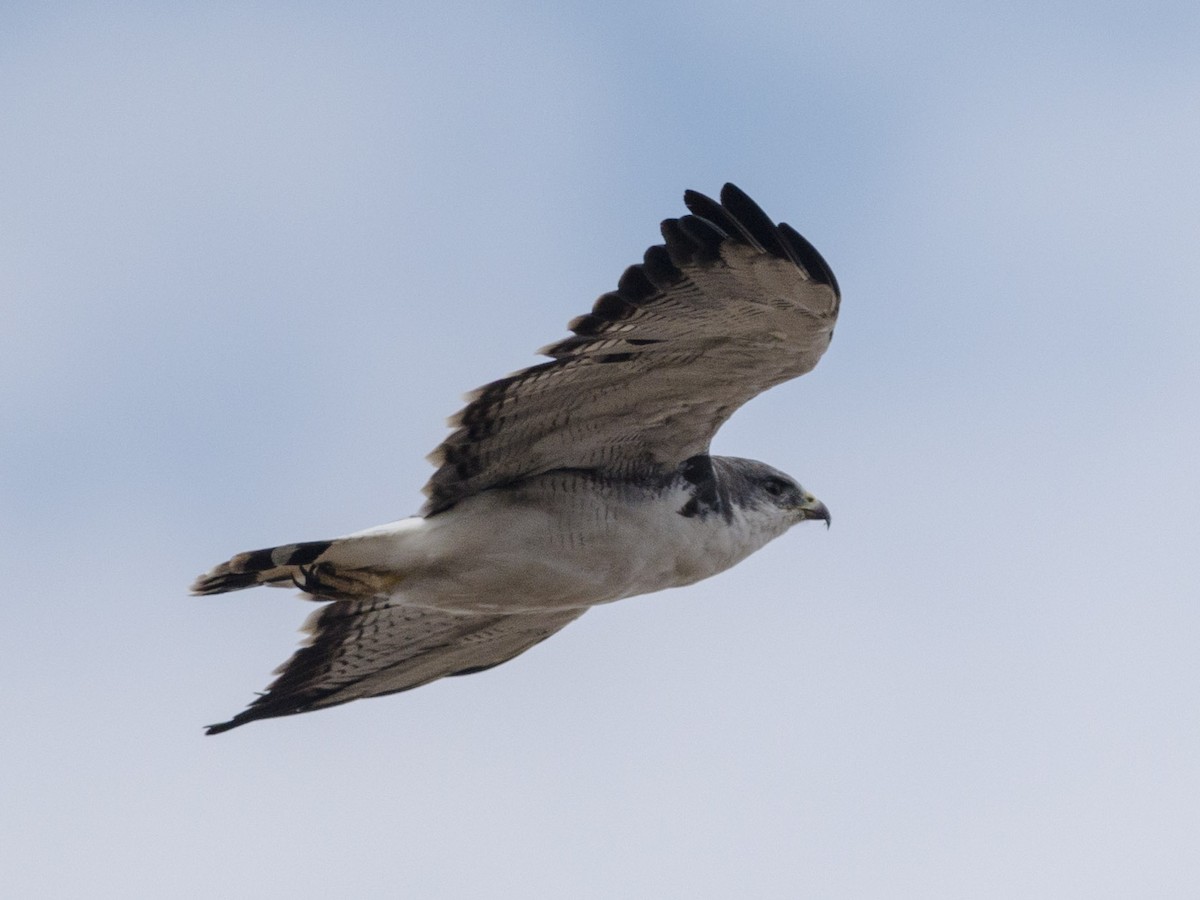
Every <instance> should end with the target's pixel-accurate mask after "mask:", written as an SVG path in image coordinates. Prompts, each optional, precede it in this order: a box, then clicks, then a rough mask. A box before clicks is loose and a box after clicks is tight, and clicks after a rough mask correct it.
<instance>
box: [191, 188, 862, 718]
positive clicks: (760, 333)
mask: <svg viewBox="0 0 1200 900" xmlns="http://www.w3.org/2000/svg"><path fill="white" fill-rule="evenodd" d="M684 203H685V205H686V206H687V208H688V210H689V212H690V214H689V215H684V216H681V217H680V218H678V219H667V220H666V221H664V222H663V223H662V235H663V238H664V243H662V244H658V245H655V246H653V247H651V248H650V249H649V250H647V251H646V253H645V256H644V258H643V260H642V262H641V263H639V264H637V265H634V266H630V267H629V268H628V269H626V270H625V273H624V274H623V275H622V276H621V278H620V280H619V281H618V283H617V289H616V290H615V291H612V292H610V293H607V294H604V295H602V296H601V297H600V298H599V299H598V300H597V301H596V303H595V305H594V306H593V307H592V311H591V312H590V313H588V314H586V315H583V316H579V317H578V318H576V319H574V320H573V321H572V322H571V323H570V326H569V327H570V330H571V331H572V332H573V334H572V336H570V337H567V338H565V339H564V340H560V341H558V342H557V343H554V344H551V345H550V346H548V347H546V348H544V349H543V350H542V351H541V353H542V354H544V355H546V356H548V357H550V361H549V362H544V363H541V364H540V365H535V366H531V367H530V368H527V369H523V370H521V371H519V372H516V373H515V374H512V375H509V376H508V377H507V378H502V379H500V380H499V381H494V382H492V383H491V384H489V385H486V386H485V387H482V388H480V389H479V390H477V391H475V392H474V393H473V394H471V395H469V396H468V398H467V401H468V402H467V405H466V406H465V407H464V408H463V409H462V410H461V411H460V412H459V413H458V414H457V415H456V416H454V417H453V418H452V419H451V421H450V426H451V427H452V428H453V429H454V430H453V432H452V433H451V434H450V436H449V437H447V438H446V440H445V441H444V442H443V443H442V445H441V446H440V447H438V448H437V449H436V450H435V451H434V452H433V454H432V455H431V457H430V459H431V461H432V462H433V463H434V465H435V466H436V467H437V470H436V471H435V472H434V474H433V477H432V478H431V479H430V480H429V483H428V484H427V485H426V486H425V494H426V497H427V502H426V503H425V505H424V507H423V508H422V509H421V511H420V513H419V514H418V515H416V516H412V517H409V518H406V519H401V520H400V521H398V522H393V523H390V524H387V525H380V526H378V527H375V528H369V529H367V530H366V531H360V532H357V533H355V534H350V535H347V536H345V537H340V538H334V539H333V540H325V541H308V542H305V543H297V544H284V545H282V546H278V547H269V548H267V549H265V550H251V551H249V552H246V553H239V554H238V555H237V556H234V557H233V558H232V559H230V560H229V561H228V562H224V563H221V565H219V566H217V567H216V568H214V569H213V570H212V571H210V572H209V573H208V574H206V575H202V576H200V577H199V578H198V579H197V580H196V582H195V584H193V585H192V591H193V592H194V593H196V594H220V593H224V592H225V591H235V590H240V589H242V588H248V587H253V586H255V585H260V584H265V585H274V586H282V587H292V586H294V587H297V588H299V589H300V590H301V591H302V592H303V593H304V595H305V596H307V597H308V598H309V599H312V600H315V601H319V602H321V604H322V605H321V606H320V607H319V608H318V609H317V610H316V611H315V612H313V613H312V614H311V615H310V616H309V618H308V620H307V622H306V623H305V626H304V628H305V631H306V632H307V633H308V639H307V642H306V644H305V645H304V646H302V647H301V648H300V649H299V650H298V651H297V652H296V653H295V654H294V655H293V656H292V657H291V659H289V660H288V661H287V662H286V663H284V664H283V665H282V666H281V667H280V668H279V669H277V670H276V674H277V675H278V677H277V678H276V679H275V681H274V682H272V683H271V685H270V686H269V687H268V688H267V690H266V692H265V693H262V694H260V695H259V696H258V698H257V699H256V700H254V701H253V702H252V703H251V704H250V705H249V707H247V708H246V709H245V710H244V711H243V712H240V713H238V714H237V715H236V716H234V717H233V718H232V719H230V720H229V721H227V722H222V723H220V724H218V725H211V726H209V727H208V729H207V733H208V734H217V733H220V732H222V731H227V730H229V729H230V728H235V727H237V726H239V725H244V724H246V723H247V722H252V721H255V720H256V719H266V718H271V717H274V716H288V715H293V714H295V713H302V712H309V711H311V710H317V709H324V708H325V707H329V706H335V705H337V704H340V703H347V702H349V701H351V700H359V699H362V698H364V697H376V696H379V695H382V694H393V693H396V692H397V691H406V690H409V689H411V688H415V687H419V686H420V685H423V684H428V683H429V682H431V681H434V680H436V679H439V678H445V677H447V676H450V675H465V674H468V673H471V672H481V671H483V670H484V669H490V668H491V667H493V666H497V665H500V664H501V663H503V662H507V661H508V660H510V659H512V658H514V657H516V656H518V655H520V654H521V653H524V652H525V651H526V650H528V649H529V648H530V647H532V646H534V645H535V644H537V643H539V642H540V641H543V640H545V639H546V638H548V637H550V636H551V635H552V634H554V633H555V632H556V631H558V630H559V629H561V628H563V627H565V626H566V625H568V624H570V623H571V622H573V621H575V620H576V619H578V618H579V617H580V616H581V615H583V614H584V613H585V612H586V611H587V610H588V609H589V608H591V607H592V606H595V605H596V604H599V603H609V602H611V601H613V600H620V599H623V598H625V597H633V596H636V595H638V594H646V593H650V592H652V591H660V590H663V589H664V588H670V587H677V586H680V585H686V584H692V583H694V582H696V581H700V580H701V579H703V578H708V577H709V576H711V575H715V574H717V573H718V572H722V571H724V570H725V569H728V568H729V567H730V566H733V565H735V564H736V563H738V562H740V561H741V560H743V559H745V558H746V557H747V556H749V555H750V554H751V553H753V552H755V551H756V550H758V549H759V548H761V547H762V546H764V545H765V544H766V543H767V542H768V541H770V540H772V539H774V538H776V537H779V536H780V535H781V534H783V533H784V532H785V531H787V530H788V529H789V528H790V527H791V526H792V525H795V524H796V523H797V522H802V521H805V520H812V519H817V520H822V521H824V522H825V523H826V526H828V524H829V521H830V516H829V511H828V509H826V507H825V505H824V504H823V503H821V502H820V501H818V500H817V499H816V498H815V497H814V496H813V495H812V494H810V493H809V492H808V491H806V490H805V489H804V488H802V487H801V486H800V485H799V484H798V483H797V482H796V481H795V480H794V479H792V478H790V477H789V476H787V475H785V474H784V473H783V472H780V471H778V470H777V469H774V468H772V467H771V466H768V465H766V464H764V463H761V462H756V461H754V460H749V459H740V458H735V457H723V456H710V455H709V452H708V449H709V443H710V442H711V440H712V437H713V435H714V433H715V432H716V431H717V429H718V428H720V426H721V425H722V423H724V422H725V420H726V419H728V418H729V416H730V415H731V414H732V413H733V412H734V411H735V410H736V409H737V408H738V407H740V406H741V405H742V404H743V403H745V402H746V401H747V400H749V399H750V398H751V397H753V396H755V395H756V394H758V393H760V392H761V391H764V390H766V389H767V388H769V387H772V386H773V385H776V384H779V383H780V382H783V381H786V380H788V379H790V378H795V377H796V376H798V375H803V374H804V373H805V372H808V371H810V370H811V369H812V368H813V366H815V365H816V364H817V361H818V360H819V359H820V358H821V354H823V353H824V352H825V348H826V347H827V346H828V345H829V341H830V338H831V337H832V336H833V328H834V323H835V321H836V319H837V313H838V306H839V303H840V296H841V295H840V291H839V290H838V285H837V280H836V279H835V278H834V276H833V272H832V271H831V270H830V268H829V266H828V265H827V264H826V262H825V260H824V259H823V258H822V257H821V255H820V254H819V253H818V252H817V251H816V250H815V249H814V248H813V246H812V245H811V244H809V242H808V241H806V240H805V239H804V238H803V237H801V236H800V235H799V234H798V233H797V232H796V231H795V230H793V229H792V228H791V227H789V226H788V225H786V224H782V223H780V224H778V225H776V224H774V223H773V222H772V220H771V219H769V218H768V217H767V216H766V214H764V213H763V211H762V210H761V209H760V208H759V207H758V206H757V205H756V204H755V203H754V201H752V200H751V199H750V198H749V197H748V196H746V194H744V193H743V192H742V191H741V190H739V189H738V188H736V187H734V186H733V185H731V184H727V185H725V187H724V188H723V189H722V190H721V194H720V202H717V201H715V200H712V199H710V198H709V197H706V196H704V195H703V194H699V193H696V192H694V191H688V192H686V193H685V194H684Z"/></svg>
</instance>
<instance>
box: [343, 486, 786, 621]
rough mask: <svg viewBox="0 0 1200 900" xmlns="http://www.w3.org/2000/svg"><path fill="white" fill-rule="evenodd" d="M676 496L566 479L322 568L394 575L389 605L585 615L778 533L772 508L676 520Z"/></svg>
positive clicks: (709, 570)
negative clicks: (588, 610)
mask: <svg viewBox="0 0 1200 900" xmlns="http://www.w3.org/2000/svg"><path fill="white" fill-rule="evenodd" d="M689 498H690V494H689V493H687V492H686V491H685V490H684V489H683V488H682V487H681V488H679V489H675V490H669V491H667V492H666V493H665V494H663V495H659V496H657V497H649V496H646V495H644V494H642V493H641V492H638V491H630V490H617V489H614V490H604V489H599V488H597V487H596V486H595V484H594V483H588V482H586V481H585V480H583V479H580V478H578V477H576V476H572V475H551V476H542V477H540V478H535V479H533V480H531V481H530V482H529V483H527V485H525V486H523V487H522V488H520V489H518V490H501V491H486V492H484V493H482V494H477V495H475V496H473V497H469V498H467V499H465V500H463V501H462V502H460V503H459V504H457V505H456V506H455V507H453V508H452V509H450V510H447V511H446V512H444V513H441V514H439V515H436V516H433V517H432V518H428V519H423V518H419V517H414V518H409V519H402V520H400V521H398V522H393V523H390V524H388V525H380V526H377V527H375V528H371V529H368V530H366V531H362V532H358V533H356V534H354V535H350V536H349V537H348V538H346V539H343V540H342V541H339V542H337V543H336V544H335V545H334V546H333V547H331V548H330V550H329V551H327V552H326V553H325V554H323V555H322V557H321V559H322V560H328V561H329V562H332V563H334V564H335V565H342V566H350V567H355V566H359V567H370V568H371V569H373V570H375V571H379V570H385V571H387V572H391V573H395V575H396V583H395V587H394V589H393V590H392V596H393V597H395V599H396V600H397V602H401V603H404V604H411V605H414V606H422V607H430V608H436V609H442V610H448V611H461V612H525V611H532V610H556V609H564V608H578V607H587V606H593V605H595V604H597V603H607V602H610V601H613V600H619V599H621V598H624V597H632V596H635V595H637V594H645V593H650V592H652V591H660V590H663V589H664V588H669V587H677V586H680V585H685V584H691V583H693V582H696V581H699V580H701V579H704V578H708V577H710V576H712V575H715V574H717V573H718V572H722V571H724V570H725V569H728V568H729V567H730V566H733V565H735V564H736V563H738V562H740V561H741V560H743V559H745V558H746V557H747V556H749V555H750V554H751V553H753V552H754V551H756V550H758V549H759V548H760V547H762V546H763V545H764V544H766V543H767V542H768V541H770V540H771V539H773V538H775V537H778V536H779V535H781V534H783V532H785V531H786V530H787V529H788V527H789V526H790V525H791V524H793V523H794V521H796V520H795V518H794V517H792V516H789V515H788V514H786V513H784V512H782V511H780V510H777V509H774V508H762V509H759V508H748V509H735V510H734V513H733V517H732V519H731V520H728V521H727V520H726V518H725V517H724V516H723V515H721V514H719V513H711V514H709V515H707V516H705V517H700V516H692V517H688V516H683V515H681V514H680V513H679V510H680V509H681V508H683V507H684V505H685V504H686V503H687V501H688V499H689Z"/></svg>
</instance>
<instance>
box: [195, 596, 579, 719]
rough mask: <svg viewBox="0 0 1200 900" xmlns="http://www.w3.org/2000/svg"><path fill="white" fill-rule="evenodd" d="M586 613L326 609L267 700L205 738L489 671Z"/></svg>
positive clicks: (342, 605) (382, 605)
mask: <svg viewBox="0 0 1200 900" xmlns="http://www.w3.org/2000/svg"><path fill="white" fill-rule="evenodd" d="M584 612H585V610H584V609H568V610H562V611H560V612H538V613H514V614H510V615H461V614H454V613H447V612H442V611H440V610H430V609H417V608H413V607H408V606H398V605H396V604H395V603H394V602H392V601H390V600H387V599H384V598H372V599H368V600H341V601H337V602H333V603H328V604H326V605H324V606H322V607H321V608H320V609H318V610H316V611H315V612H314V613H313V614H312V615H311V616H310V617H309V619H308V621H307V622H306V623H305V625H304V628H305V630H306V631H308V632H309V633H310V635H311V638H310V641H309V643H308V645H307V646H305V647H302V648H301V649H300V650H297V651H296V653H295V654H294V655H293V656H292V658H291V659H289V660H288V661H287V662H286V663H284V664H283V665H282V666H280V667H279V668H278V669H276V670H275V671H276V674H278V675H279V677H278V678H277V679H275V681H274V682H272V683H271V686H270V687H269V688H267V690H266V692H265V693H264V694H262V695H260V696H259V698H258V699H257V700H255V701H254V702H253V703H251V704H250V706H249V707H247V708H246V709H245V710H244V711H243V712H241V713H238V714H237V715H236V716H234V717H233V718H232V719H230V720H229V721H228V722H222V723H220V724H219V725H210V726H209V727H208V729H207V733H208V734H220V733H221V732H222V731H228V730H229V729H231V728H236V727H237V726H239V725H245V724H246V723H247V722H253V721H254V720H256V719H269V718H272V717H274V716H290V715H293V714H295V713H302V712H309V711H311V710H314V709H323V708H324V707H327V706H336V705H338V704H339V703H347V702H349V701H351V700H359V699H361V698H363V697H376V696H379V695H380V694H394V693H396V692H397V691H407V690H409V689H410V688H415V687H419V686H421V685H423V684H428V683H429V682H431V681H435V680H436V679H438V678H444V677H446V676H449V675H467V674H469V673H472V672H480V671H482V670H484V669H490V668H491V667H492V666H498V665H500V663H502V662H507V661H508V660H510V659H512V658H513V657H515V656H518V655H519V654H521V653H524V652H525V651H526V650H528V649H529V648H530V647H532V646H533V645H534V644H537V643H539V642H541V641H543V640H545V639H546V638H548V637H550V635H552V634H554V633H555V632H556V631H558V630H559V629H561V628H564V627H565V626H567V625H568V624H570V623H571V622H573V621H575V620H576V619H577V618H579V617H580V616H581V615H583V613H584Z"/></svg>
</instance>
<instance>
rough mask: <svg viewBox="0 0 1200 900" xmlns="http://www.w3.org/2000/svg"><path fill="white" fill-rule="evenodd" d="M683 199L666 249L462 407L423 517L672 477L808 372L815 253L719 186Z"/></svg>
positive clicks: (815, 321) (827, 300) (835, 298)
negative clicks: (540, 357)
mask: <svg viewBox="0 0 1200 900" xmlns="http://www.w3.org/2000/svg"><path fill="white" fill-rule="evenodd" d="M684 202H685V204H686V205H687V207H688V209H689V210H690V212H691V214H690V215H685V216H682V217H680V218H678V219H667V220H666V221H665V222H663V223H662V234H663V239H664V241H665V243H664V244H657V245H655V246H653V247H650V248H649V249H648V250H647V251H646V254H645V256H644V258H643V260H642V262H641V263H640V264H638V265H634V266H631V267H629V268H628V269H626V271H625V273H624V274H623V275H622V276H621V279H620V281H619V282H618V284H617V289H616V290H615V291H612V292H609V293H607V294H604V295H602V296H601V297H600V298H599V299H598V300H597V301H596V303H595V305H594V306H593V308H592V311H591V312H590V313H588V314H586V315H583V316H579V317H577V318H576V319H574V320H573V321H572V322H571V323H570V326H569V327H570V329H571V331H572V332H573V333H574V334H573V336H572V337H568V338H566V339H564V340H561V341H558V342H557V343H554V344H551V345H550V346H549V347H546V348H544V349H543V350H542V351H541V352H542V353H544V354H546V355H548V356H550V357H551V358H552V359H551V361H550V362H546V363H541V364H540V365H536V366H531V367H530V368H528V369H524V370H522V371H520V372H516V373H514V374H513V375H509V376H508V377H506V378H502V379H500V380H498V381H494V382H492V383H491V384H489V385H486V386H484V387H482V388H480V389H479V390H477V391H475V392H474V393H473V394H471V395H470V396H469V397H468V403H467V406H466V407H465V408H464V409H463V410H461V411H460V412H459V413H458V414H457V415H456V416H454V417H453V418H452V419H451V426H452V427H453V428H454V429H455V430H454V432H453V433H452V434H451V435H450V436H449V437H447V438H446V440H445V441H444V442H443V443H442V444H441V445H440V446H439V447H438V448H437V449H436V450H435V451H434V452H433V454H431V456H430V459H431V460H432V461H433V462H434V464H435V465H436V466H437V467H438V469H437V471H436V472H435V473H434V475H433V477H432V478H431V479H430V481H429V483H428V484H427V485H426V487H425V493H426V495H427V496H428V498H429V499H428V502H427V503H426V505H425V509H424V510H423V512H424V514H425V515H433V514H436V513H438V512H441V511H443V510H446V509H449V508H450V507H451V506H453V505H454V504H455V503H457V502H458V501H459V500H461V499H462V498H463V497H466V496H469V495H471V494H474V493H477V492H479V491H482V490H487V489H488V488H491V487H495V486H498V485H502V484H509V483H512V482H514V481H517V480H519V479H521V478H526V477H530V476H532V475H536V474H539V473H541V472H546V471H550V470H552V469H559V468H582V469H594V470H599V471H603V472H605V473H606V474H610V475H614V476H618V477H637V476H639V475H651V474H658V473H661V472H663V471H664V470H667V469H673V468H674V467H675V466H677V465H678V464H679V463H680V462H682V461H683V460H684V459H687V458H688V457H691V456H694V455H696V454H699V453H704V452H707V450H708V446H709V443H710V441H711V440H712V436H713V434H715V433H716V431H717V429H718V428H720V426H721V425H722V424H723V423H724V422H725V420H726V419H727V418H729V416H730V415H732V414H733V412H734V410H736V409H737V408H738V407H739V406H741V405H742V404H743V403H745V402H746V401H747V400H749V399H750V398H751V397H753V396H755V395H756V394H758V393H760V392H762V391H764V390H766V389H767V388H769V387H772V386H774V385H776V384H779V383H780V382H782V381H786V380H788V379H790V378H795V377H796V376H798V375H802V374H804V373H805V372H808V371H810V370H811V369H812V368H813V366H815V365H816V364H817V361H818V360H819V359H820V358H821V355H822V354H823V353H824V352H825V348H826V347H827V346H828V345H829V340H830V338H831V337H832V335H833V329H834V324H835V322H836V320H837V313H838V306H839V302H840V294H839V291H838V286H837V281H836V279H835V278H834V276H833V272H832V271H831V270H830V268H829V265H828V264H827V263H826V262H825V260H824V259H823V258H822V257H821V255H820V254H819V253H818V252H817V251H816V249H815V248H813V246H812V245H811V244H810V243H809V242H808V241H806V240H805V239H804V238H803V237H801V236H800V235H799V234H798V233H797V232H796V231H795V230H793V229H792V228H790V227H789V226H787V225H786V224H780V225H776V224H775V223H773V222H772V221H771V219H770V218H768V217H767V215H766V214H765V213H764V212H763V211H762V210H761V209H760V208H759V207H758V205H757V204H755V203H754V201H753V200H751V199H750V198H749V197H748V196H746V194H744V193H743V192H742V191H740V190H739V189H738V188H736V187H734V186H733V185H729V184H727V185H725V187H724V188H723V189H722V191H721V200H720V202H719V203H718V202H717V201H715V200H713V199H711V198H709V197H706V196H704V195H703V194H698V193H696V192H694V191H688V192H687V193H686V194H685V195H684Z"/></svg>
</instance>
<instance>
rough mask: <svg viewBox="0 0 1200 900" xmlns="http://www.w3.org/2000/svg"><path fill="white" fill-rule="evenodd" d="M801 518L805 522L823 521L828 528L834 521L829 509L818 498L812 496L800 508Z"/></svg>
mask: <svg viewBox="0 0 1200 900" xmlns="http://www.w3.org/2000/svg"><path fill="white" fill-rule="evenodd" d="M800 518H801V519H803V520H808V519H822V520H824V522H825V527H826V528H828V527H829V525H830V523H831V521H832V517H831V516H830V515H829V507H828V506H826V505H825V504H824V503H822V502H821V501H820V500H818V499H817V498H816V497H811V496H810V497H808V498H807V499H806V500H805V501H804V503H803V504H802V505H801V506H800Z"/></svg>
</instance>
